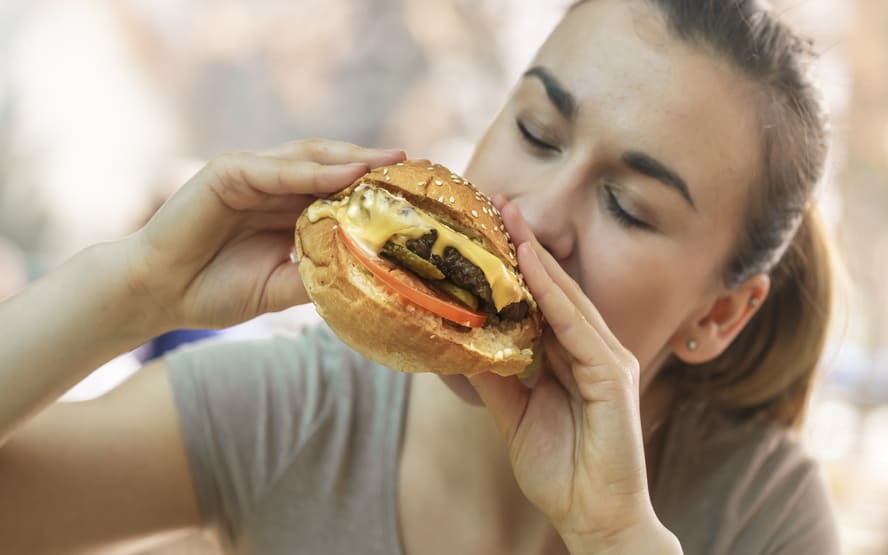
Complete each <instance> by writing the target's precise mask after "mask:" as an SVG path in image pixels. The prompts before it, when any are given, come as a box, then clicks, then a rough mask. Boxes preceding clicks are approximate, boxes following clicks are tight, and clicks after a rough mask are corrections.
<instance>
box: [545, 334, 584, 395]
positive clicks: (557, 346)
mask: <svg viewBox="0 0 888 555" xmlns="http://www.w3.org/2000/svg"><path fill="white" fill-rule="evenodd" d="M543 348H544V349H545V353H546V371H547V372H548V373H549V374H551V375H552V376H553V377H554V378H555V381H557V382H558V383H559V384H561V387H563V388H564V390H565V391H567V392H568V393H569V394H570V395H571V397H579V396H580V393H579V390H578V389H577V382H576V379H575V378H574V374H573V360H571V356H570V353H567V352H566V351H565V349H564V347H563V346H562V345H561V343H559V342H558V339H557V338H556V337H555V335H554V334H553V332H552V330H551V328H546V329H545V331H544V332H543Z"/></svg>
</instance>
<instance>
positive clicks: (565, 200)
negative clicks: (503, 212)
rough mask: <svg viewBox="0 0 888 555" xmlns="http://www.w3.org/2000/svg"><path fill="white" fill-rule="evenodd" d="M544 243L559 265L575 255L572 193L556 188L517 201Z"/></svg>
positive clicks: (534, 232) (522, 212)
mask: <svg viewBox="0 0 888 555" xmlns="http://www.w3.org/2000/svg"><path fill="white" fill-rule="evenodd" d="M513 202H514V203H515V204H516V205H517V206H518V208H519V209H520V210H521V215H522V216H523V217H524V220H525V221H526V222H527V225H528V226H529V227H530V229H531V231H533V234H534V235H535V236H536V238H537V239H538V240H539V242H540V244H542V245H543V247H545V248H546V250H547V251H549V252H550V253H551V254H552V256H554V257H555V258H556V259H557V260H558V261H559V262H562V263H563V262H565V261H566V260H567V259H568V258H570V256H571V255H572V254H573V252H574V247H575V246H576V233H575V231H574V229H573V225H572V223H571V211H570V206H571V192H570V191H569V190H561V191H559V190H558V189H556V188H554V187H552V188H547V189H546V190H543V191H539V192H537V193H534V194H528V195H522V196H520V197H518V198H516V199H514V200H513Z"/></svg>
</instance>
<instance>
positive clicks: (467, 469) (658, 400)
mask: <svg viewBox="0 0 888 555" xmlns="http://www.w3.org/2000/svg"><path fill="white" fill-rule="evenodd" d="M664 386H665V384H664V383H663V380H655V381H653V382H651V383H648V384H646V387H645V392H644V394H643V396H642V407H641V408H642V411H641V412H642V428H643V432H644V438H645V443H646V444H647V443H648V442H649V441H650V440H651V438H656V437H658V436H659V435H660V434H657V433H656V431H657V430H658V429H659V428H660V427H661V424H662V422H663V421H664V417H665V415H666V414H668V409H669V406H671V400H672V397H671V388H669V387H668V386H665V387H664ZM405 435H406V437H405V442H406V443H405V445H413V446H414V447H415V448H416V449H417V450H414V451H413V452H414V453H417V452H419V453H421V454H420V455H419V459H418V462H419V464H420V467H419V468H417V470H416V471H417V472H418V473H420V474H421V475H422V476H423V478H424V480H426V481H428V478H429V477H430V476H431V477H433V478H434V480H435V481H436V482H437V483H438V484H440V486H441V488H442V494H443V495H446V496H448V497H450V496H452V497H454V498H458V499H459V500H460V505H461V506H462V507H463V508H464V509H466V510H468V511H471V512H472V513H473V515H476V516H477V518H479V519H483V521H484V522H486V523H488V526H489V527H490V528H488V529H493V530H502V533H504V534H510V535H512V536H514V535H515V531H516V530H520V531H522V533H526V534H528V535H530V534H536V535H537V536H536V538H537V539H538V540H539V541H542V539H541V538H543V536H544V535H545V534H547V533H551V532H552V529H551V527H549V525H548V522H547V521H546V520H545V518H544V517H543V515H542V514H541V513H539V511H537V510H536V508H535V507H534V506H533V505H532V504H531V503H530V502H529V501H527V499H526V498H525V497H524V495H523V494H522V493H521V490H520V488H519V487H518V484H517V483H516V482H515V479H514V476H513V474H512V471H511V465H510V462H509V457H508V452H507V450H506V447H505V443H504V441H503V439H502V436H501V434H500V433H499V431H498V430H497V429H496V425H495V423H494V421H493V418H492V417H491V416H490V413H489V412H488V411H487V409H486V408H484V407H474V406H471V405H468V404H467V403H465V402H464V401H463V400H461V399H460V398H459V397H458V396H457V395H455V394H454V393H453V392H452V391H450V389H449V388H448V387H447V386H446V385H445V384H444V383H443V382H442V381H441V379H440V378H439V377H438V376H435V375H429V374H417V375H414V376H413V381H412V386H411V399H410V417H409V420H408V428H407V431H406V434H405ZM651 443H652V444H656V442H655V441H652V442H651ZM648 451H649V450H648V449H647V448H646V453H648ZM650 451H651V453H653V455H652V454H651V453H648V468H649V469H655V468H656V458H657V457H656V452H657V451H658V449H650ZM652 457H653V458H652ZM413 460H417V459H413ZM649 475H650V470H649ZM528 539H530V538H528Z"/></svg>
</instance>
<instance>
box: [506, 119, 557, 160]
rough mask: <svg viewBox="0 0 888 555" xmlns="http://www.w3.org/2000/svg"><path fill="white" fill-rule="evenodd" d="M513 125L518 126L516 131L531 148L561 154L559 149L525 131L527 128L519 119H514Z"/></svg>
mask: <svg viewBox="0 0 888 555" xmlns="http://www.w3.org/2000/svg"><path fill="white" fill-rule="evenodd" d="M515 124H516V125H517V126H518V131H520V132H521V136H522V137H523V138H524V140H525V141H526V142H527V143H528V144H530V145H531V146H533V147H534V148H538V149H540V150H547V151H549V152H556V153H560V152H561V149H560V148H558V147H557V146H555V145H553V144H551V143H547V142H546V141H544V140H542V139H540V138H539V137H537V136H536V135H534V134H533V133H531V132H530V130H528V129H527V127H526V126H525V125H524V123H523V122H522V121H521V120H520V119H516V120H515Z"/></svg>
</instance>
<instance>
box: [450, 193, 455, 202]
mask: <svg viewBox="0 0 888 555" xmlns="http://www.w3.org/2000/svg"><path fill="white" fill-rule="evenodd" d="M453 201H454V198H453V195H451V196H450V204H453Z"/></svg>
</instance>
